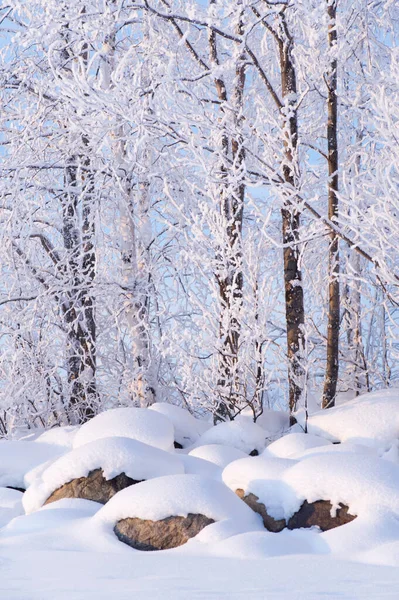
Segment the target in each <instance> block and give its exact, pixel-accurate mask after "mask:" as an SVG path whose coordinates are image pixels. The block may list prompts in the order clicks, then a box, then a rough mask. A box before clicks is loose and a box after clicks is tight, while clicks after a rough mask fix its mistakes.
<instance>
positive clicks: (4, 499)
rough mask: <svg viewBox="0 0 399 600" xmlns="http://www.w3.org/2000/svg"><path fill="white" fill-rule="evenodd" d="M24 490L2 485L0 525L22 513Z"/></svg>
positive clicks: (0, 492) (0, 489)
mask: <svg viewBox="0 0 399 600" xmlns="http://www.w3.org/2000/svg"><path fill="white" fill-rule="evenodd" d="M23 512H24V509H23V507H22V492H19V491H18V490H11V489H8V488H3V487H0V527H4V525H6V524H7V523H8V522H9V521H11V519H14V517H18V516H19V515H22V514H23Z"/></svg>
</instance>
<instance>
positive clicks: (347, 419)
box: [0, 391, 399, 600]
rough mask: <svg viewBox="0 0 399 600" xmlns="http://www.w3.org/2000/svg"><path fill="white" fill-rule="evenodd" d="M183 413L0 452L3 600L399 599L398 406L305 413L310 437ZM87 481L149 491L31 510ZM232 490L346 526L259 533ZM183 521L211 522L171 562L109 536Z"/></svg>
mask: <svg viewBox="0 0 399 600" xmlns="http://www.w3.org/2000/svg"><path fill="white" fill-rule="evenodd" d="M179 410H180V409H177V408H173V410H170V409H169V408H168V407H165V406H161V407H159V410H156V411H155V412H153V410H152V411H145V412H144V413H143V412H142V411H143V409H128V411H127V412H126V409H122V410H121V411H120V412H118V411H115V412H113V411H109V412H108V413H104V414H103V415H101V416H100V417H99V418H97V421H96V419H94V420H93V421H91V422H90V423H88V424H87V425H85V426H82V427H81V428H80V430H76V429H75V428H65V429H59V430H52V431H49V432H45V433H44V434H42V435H41V436H39V437H38V436H37V435H36V436H32V437H30V438H29V439H26V440H22V441H15V442H10V441H1V442H0V599H1V600H3V599H4V600H14V599H15V600H47V599H48V600H50V599H51V600H62V599H64V598H65V599H66V598H68V600H80V599H82V600H83V599H85V600H90V599H91V598H92V599H94V598H95V599H96V600H105V599H107V600H108V599H109V598H111V597H117V598H118V599H124V598H126V599H128V598H129V600H130V599H131V598H135V599H141V598H142V599H145V600H158V599H161V598H162V600H164V599H165V598H171V599H172V600H174V599H176V600H180V599H182V600H183V599H184V600H187V599H196V598H203V599H212V598H215V599H221V600H230V599H243V600H244V599H245V600H251V599H254V600H261V599H265V600H266V599H283V600H297V599H298V600H302V599H303V600H305V599H306V600H323V599H324V598H325V599H328V598H330V599H331V600H340V599H348V600H355V599H359V600H363V599H364V600H366V599H367V600H374V599H375V600H383V599H385V598H392V599H395V600H396V599H397V598H399V568H398V567H399V460H398V439H399V417H398V415H399V394H396V392H395V391H389V392H385V393H380V394H367V395H365V396H363V397H361V398H360V399H356V400H354V401H351V402H347V403H345V404H344V405H342V406H339V407H337V408H336V409H333V410H331V411H328V412H327V413H321V414H316V415H313V416H311V418H310V421H309V424H308V425H309V430H310V432H311V433H309V434H305V433H304V432H303V430H302V429H301V427H300V425H298V426H295V427H294V429H293V430H291V431H290V432H287V428H286V422H285V421H284V418H282V417H279V418H278V419H273V418H271V419H270V420H268V421H267V422H266V423H264V424H263V426H262V427H261V426H260V425H258V426H255V425H254V424H253V423H251V422H250V421H249V420H248V419H247V418H246V417H242V419H240V420H238V421H237V422H236V423H234V424H223V425H222V426H217V427H211V426H210V425H209V424H203V423H196V422H195V420H193V418H192V417H191V415H189V414H188V413H184V414H183V412H181V413H179ZM135 411H139V412H138V413H137V418H136V413H135ZM272 417H273V415H272ZM298 418H299V420H300V418H301V417H300V415H299V416H298ZM272 422H274V423H275V427H274V429H273V428H272V429H271V428H270V424H271V423H272ZM262 432H263V433H262ZM177 438H178V440H177ZM173 439H174V440H177V441H179V440H180V441H179V443H181V442H183V443H182V444H181V445H183V444H185V447H184V449H181V450H174V448H173ZM273 440H275V441H273ZM332 442H335V443H332ZM337 442H338V443H337ZM252 449H256V450H257V451H258V452H259V456H248V454H249V453H250V451H251V450H252ZM98 468H102V469H103V472H104V475H105V477H106V479H111V478H112V477H114V476H115V475H117V474H119V473H121V472H125V473H127V474H128V475H129V476H131V478H133V479H138V480H141V479H145V480H147V481H143V482H142V483H138V484H136V485H133V486H130V487H128V488H126V489H124V490H121V491H120V492H118V493H117V494H116V495H115V496H114V497H113V498H111V500H109V501H108V502H107V504H106V505H105V506H103V505H101V504H98V503H97V502H92V501H89V500H83V499H76V498H74V499H63V500H60V501H57V502H54V503H51V504H47V505H45V506H43V503H44V502H45V500H46V498H48V497H49V495H50V494H51V493H52V492H53V491H54V490H55V489H57V488H58V487H60V486H62V485H63V484H64V483H67V482H68V481H70V480H71V479H73V478H75V477H84V476H85V475H87V474H88V473H89V472H92V470H93V469H98ZM10 485H11V486H17V487H26V488H27V492H25V494H22V492H19V491H17V490H12V489H8V488H7V486H10ZM238 488H240V489H243V490H244V491H245V493H255V494H256V495H257V496H258V498H259V499H260V500H261V501H262V502H263V503H264V504H265V505H267V507H268V511H269V514H272V516H274V518H276V519H281V518H285V519H287V522H288V519H289V518H290V516H291V515H292V514H294V513H295V512H296V511H297V510H298V509H299V507H300V506H301V504H302V502H303V501H304V500H307V501H308V502H314V501H316V500H329V501H331V504H332V505H333V507H334V506H335V507H336V506H338V505H339V503H344V504H346V505H347V506H349V509H350V511H351V512H350V514H352V515H356V516H357V518H355V519H354V520H353V521H352V522H350V523H347V524H345V525H342V526H341V527H336V528H334V529H331V530H329V531H325V532H321V531H320V530H318V529H317V528H311V529H297V530H294V531H290V530H288V529H284V530H283V531H281V532H280V533H271V532H268V531H266V530H265V528H264V526H263V522H262V520H261V518H260V516H259V515H257V514H255V513H254V512H253V511H252V510H251V509H250V508H249V507H248V506H247V505H246V504H245V503H244V502H242V500H240V499H239V498H238V496H236V494H235V493H234V492H235V490H236V489H238ZM188 513H194V514H198V513H199V514H204V515H206V516H208V517H209V518H212V519H214V520H215V523H213V524H211V525H208V526H207V527H205V529H203V530H202V531H201V532H200V533H199V534H198V535H197V536H196V537H195V538H193V539H191V540H189V542H188V543H187V544H185V545H183V546H180V547H178V548H174V549H171V550H164V551H159V552H141V551H138V550H135V549H133V548H131V547H129V546H127V545H125V544H124V543H122V542H120V541H119V540H118V539H117V537H116V536H115V534H114V531H113V527H114V525H115V523H116V522H117V521H118V520H119V519H121V518H125V517H136V518H140V519H151V520H159V519H163V518H166V517H167V516H169V515H170V516H172V515H181V516H187V514H188Z"/></svg>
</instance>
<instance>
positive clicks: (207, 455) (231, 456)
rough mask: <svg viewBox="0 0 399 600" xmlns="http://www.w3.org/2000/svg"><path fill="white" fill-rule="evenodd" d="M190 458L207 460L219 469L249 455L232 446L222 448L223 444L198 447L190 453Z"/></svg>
mask: <svg viewBox="0 0 399 600" xmlns="http://www.w3.org/2000/svg"><path fill="white" fill-rule="evenodd" d="M188 454H189V456H195V457H197V458H202V460H207V461H208V462H211V463H213V464H215V465H217V466H218V467H222V468H223V469H224V467H226V466H227V465H228V464H229V463H231V462H233V461H234V460H238V459H239V458H246V457H247V456H248V455H247V454H245V452H242V450H238V449H237V448H233V447H232V446H222V445H221V444H209V445H207V446H198V448H194V449H193V450H191V451H190V452H189V453H188Z"/></svg>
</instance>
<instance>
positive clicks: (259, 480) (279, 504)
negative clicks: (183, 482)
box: [222, 455, 297, 533]
mask: <svg viewBox="0 0 399 600" xmlns="http://www.w3.org/2000/svg"><path fill="white" fill-rule="evenodd" d="M293 464H295V462H294V461H293V460H289V459H286V458H275V457H271V458H269V457H267V456H265V455H262V456H254V457H247V458H243V459H240V460H237V461H235V462H233V463H230V464H229V465H228V466H227V467H226V468H225V469H224V471H223V473H222V479H223V481H224V483H225V484H226V485H227V486H228V487H229V488H230V489H231V490H232V491H233V492H235V493H236V494H237V495H238V496H239V497H240V498H241V499H242V500H243V501H244V502H245V503H246V504H247V505H248V506H249V507H250V508H251V509H252V510H253V511H254V512H256V513H258V514H259V515H260V516H261V517H262V520H263V524H264V526H265V527H266V529H268V530H269V531H272V532H274V533H276V532H278V531H281V530H282V529H284V528H285V527H286V519H287V518H288V517H289V516H290V511H294V510H295V509H296V507H297V501H296V496H295V494H294V493H293V492H292V490H290V489H289V488H288V487H287V486H286V485H284V484H283V483H282V482H281V481H280V478H281V475H282V473H283V472H284V470H285V469H288V468H289V467H291V466H292V465H293Z"/></svg>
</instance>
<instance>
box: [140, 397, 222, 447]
mask: <svg viewBox="0 0 399 600" xmlns="http://www.w3.org/2000/svg"><path fill="white" fill-rule="evenodd" d="M149 410H154V411H156V412H157V413H160V414H162V415H165V416H166V417H168V419H169V420H170V421H171V422H172V423H173V425H174V428H175V441H176V442H177V443H178V444H180V445H181V446H183V448H186V447H187V446H191V445H192V444H194V443H195V442H196V441H197V440H198V438H199V437H200V436H201V435H202V434H203V433H205V431H207V429H209V428H210V427H212V425H211V424H210V423H207V422H206V421H202V420H200V419H196V418H195V417H193V415H192V414H190V413H189V412H188V410H185V409H184V408H181V407H180V406H176V405H175V404H169V403H168V402H155V403H154V404H152V405H151V406H150V407H149Z"/></svg>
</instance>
